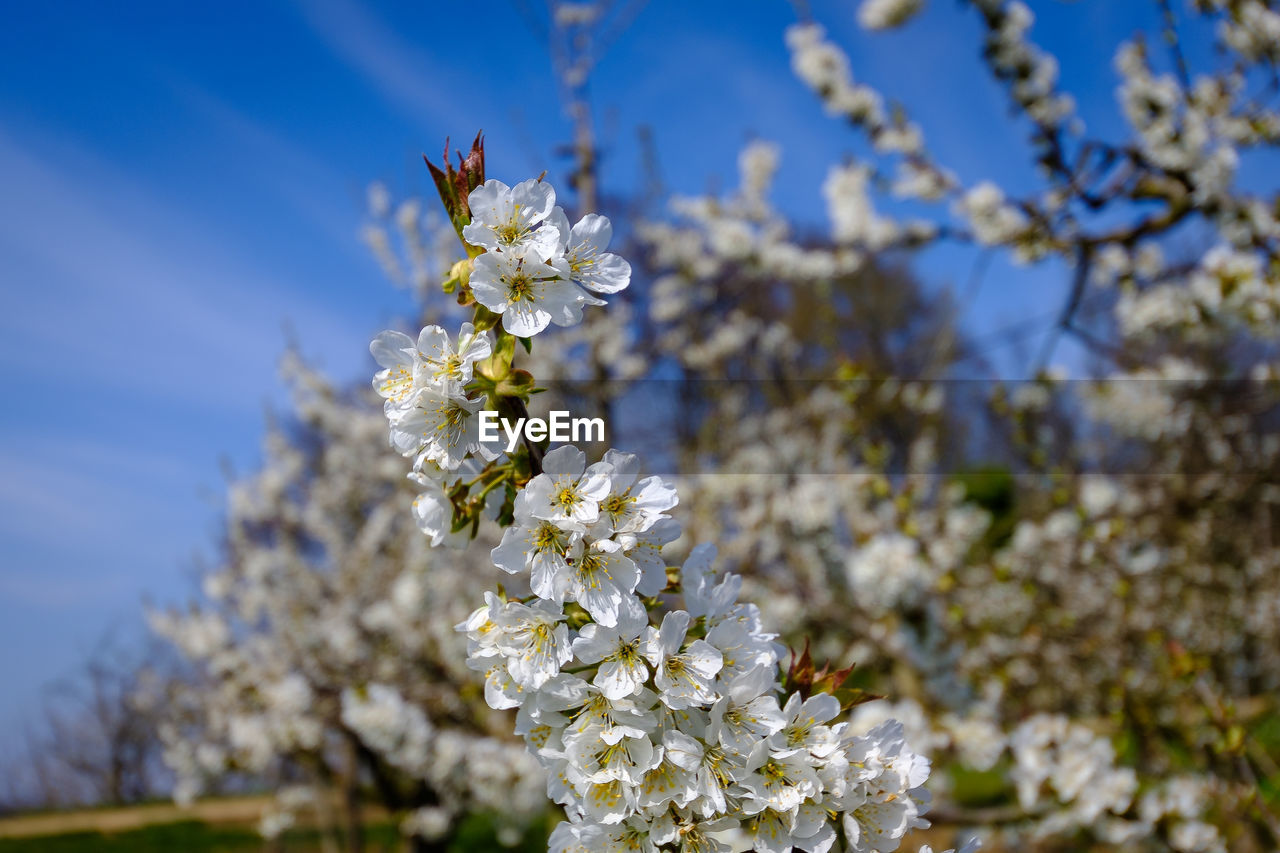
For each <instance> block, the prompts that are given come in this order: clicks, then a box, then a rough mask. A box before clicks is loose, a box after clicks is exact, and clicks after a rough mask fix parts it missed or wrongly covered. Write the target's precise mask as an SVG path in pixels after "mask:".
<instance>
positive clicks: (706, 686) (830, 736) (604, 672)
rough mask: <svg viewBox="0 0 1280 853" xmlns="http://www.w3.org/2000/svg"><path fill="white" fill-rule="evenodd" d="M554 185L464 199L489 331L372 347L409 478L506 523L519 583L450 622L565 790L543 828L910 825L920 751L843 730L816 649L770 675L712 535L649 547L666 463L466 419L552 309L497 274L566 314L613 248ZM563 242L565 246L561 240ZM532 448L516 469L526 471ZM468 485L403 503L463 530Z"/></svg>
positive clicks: (721, 833)
mask: <svg viewBox="0 0 1280 853" xmlns="http://www.w3.org/2000/svg"><path fill="white" fill-rule="evenodd" d="M553 199H554V193H553V191H552V190H551V189H550V187H546V186H544V185H542V184H540V183H538V182H533V181H528V182H525V183H523V184H520V185H518V186H517V187H516V188H515V189H508V188H507V187H506V186H505V185H503V184H500V183H498V182H495V181H488V182H486V183H484V184H483V185H481V186H478V187H477V188H475V189H474V190H472V191H471V193H470V194H469V196H468V198H467V207H468V208H469V210H470V213H471V215H472V216H473V217H474V218H473V219H472V221H471V222H469V223H467V224H465V225H464V226H463V227H462V228H461V230H460V234H461V236H462V237H463V239H464V241H465V242H466V243H467V244H469V245H471V246H483V247H484V248H485V249H486V250H487V251H485V252H484V253H483V254H480V255H478V256H477V257H476V258H475V263H474V269H473V271H472V272H471V274H470V277H469V282H468V286H469V288H470V290H471V292H472V293H473V294H474V297H475V300H476V302H477V303H479V305H480V306H481V309H478V313H477V318H478V319H481V320H483V318H484V316H485V315H484V314H482V313H479V312H480V311H481V310H487V311H488V312H492V313H493V314H500V315H501V317H502V323H503V330H504V331H503V334H500V335H499V341H498V343H497V344H492V343H491V342H490V341H489V340H488V339H487V338H484V337H480V336H477V334H476V331H475V326H474V325H472V324H466V325H464V326H463V327H462V329H461V330H460V332H459V335H458V338H457V340H458V344H457V346H454V345H453V344H452V343H451V341H450V339H449V337H448V336H447V334H445V333H444V332H443V330H442V329H440V328H439V327H430V326H429V327H427V328H425V329H423V330H422V332H421V333H420V335H419V337H418V340H417V341H416V342H415V341H413V340H412V339H410V338H408V337H407V336H404V335H400V334H398V333H394V332H384V333H382V334H381V335H379V336H378V337H377V338H376V339H375V340H374V342H373V344H372V346H371V351H372V352H373V354H374V356H375V358H376V359H377V360H378V362H379V365H380V366H381V368H382V370H381V371H380V372H379V373H378V374H377V375H376V376H375V378H374V387H375V388H376V389H377V391H378V393H379V394H380V395H381V396H382V397H383V398H384V401H385V403H384V409H385V414H386V416H387V419H388V423H389V425H390V432H391V441H392V444H393V446H395V447H396V449H397V450H399V451H400V452H401V453H402V454H403V455H405V456H412V457H414V459H415V464H414V472H413V474H412V476H413V478H414V479H416V480H418V481H419V482H424V483H429V482H436V481H443V480H446V479H449V478H452V477H453V476H454V473H455V472H462V474H461V475H462V476H466V477H469V478H470V479H471V482H472V483H475V482H487V483H489V484H490V485H489V487H488V493H489V494H492V495H495V496H498V499H497V504H498V505H496V506H494V507H493V508H492V509H493V512H492V513H491V515H492V516H493V517H497V518H499V519H501V520H504V521H505V522H506V525H507V527H506V530H505V532H504V534H503V537H502V541H501V542H500V543H499V544H498V545H497V546H496V547H494V548H493V550H492V554H491V558H492V560H493V563H494V564H495V565H496V566H497V567H498V568H499V569H501V570H502V571H504V572H506V573H507V574H509V575H510V576H512V586H513V588H514V589H516V590H519V589H527V590H528V594H527V595H521V594H518V593H515V592H507V591H505V590H503V589H502V588H499V589H498V590H497V591H495V592H488V593H486V594H485V603H484V604H483V605H482V606H481V607H479V608H478V609H476V610H475V611H474V612H473V613H472V614H471V616H470V617H469V618H468V619H466V620H465V621H463V622H461V623H460V624H459V625H458V630H459V631H461V632H464V633H465V635H466V637H467V640H468V656H467V665H468V667H470V668H471V669H474V670H476V671H478V672H481V673H483V675H484V683H485V700H486V702H487V703H488V704H489V706H490V707H492V708H494V709H512V708H518V709H519V713H518V715H517V718H516V732H517V733H518V734H520V735H521V736H523V737H524V739H525V742H526V746H527V747H528V749H529V752H530V753H531V754H532V755H534V756H535V757H536V758H537V760H538V761H539V762H540V763H541V764H542V765H543V767H544V768H545V769H546V772H547V779H548V782H547V792H548V795H549V797H550V798H551V799H552V800H554V801H555V802H557V803H559V804H561V805H563V806H564V807H565V810H566V814H567V816H568V818H569V820H568V822H566V823H564V824H562V825H561V826H560V827H559V828H558V829H557V830H556V832H555V833H554V834H553V836H552V839H551V849H552V850H554V851H570V850H600V849H608V850H615V849H616V850H624V849H631V850H649V851H657V850H667V849H678V850H681V851H728V850H730V849H732V848H731V847H730V846H728V844H729V842H726V841H725V840H723V839H724V838H726V836H730V837H738V838H745V839H746V842H745V843H747V844H748V845H749V846H750V847H751V849H754V850H760V851H769V852H770V853H774V852H775V851H776V853H783V851H789V850H791V849H792V848H793V846H800V847H802V848H803V849H805V850H809V851H816V853H824V851H827V850H829V849H831V848H832V847H833V846H834V845H835V843H836V842H837V840H838V839H840V838H843V839H844V841H845V843H846V844H848V845H849V846H850V847H851V848H852V849H854V850H860V851H861V850H877V851H881V853H887V851H890V850H893V849H896V847H897V846H898V844H899V843H900V841H901V839H902V837H903V836H904V835H905V834H906V833H907V832H908V831H909V830H911V829H913V828H916V827H922V826H927V825H928V822H927V821H926V820H924V818H923V817H922V815H923V813H924V811H925V810H926V808H927V804H928V801H929V797H928V794H927V792H926V791H924V789H923V788H922V787H921V786H922V785H923V783H924V781H925V779H926V778H927V776H928V769H929V765H928V762H927V761H925V760H923V759H922V758H921V757H920V756H918V755H917V754H915V753H914V752H912V751H911V750H910V749H909V748H908V746H907V744H906V741H905V739H904V737H903V735H902V729H901V726H900V725H898V724H897V723H894V722H892V721H887V722H886V723H884V724H883V725H880V726H878V727H876V728H875V729H873V730H872V731H870V732H867V733H865V734H859V733H855V732H853V731H851V730H850V729H849V724H848V722H847V721H843V720H840V719H838V718H839V717H841V715H842V712H843V710H844V708H845V707H847V706H846V705H844V704H843V700H842V699H841V698H837V695H838V694H837V693H832V692H827V691H826V690H819V689H815V682H814V681H813V677H812V676H813V673H812V670H811V669H810V670H809V671H808V675H807V677H806V676H804V675H803V674H802V675H800V676H794V677H793V678H792V679H791V682H792V683H791V685H790V686H791V688H792V689H790V690H784V688H783V684H782V680H781V670H780V658H779V655H780V647H779V645H778V644H777V643H776V642H775V640H776V635H774V634H771V633H767V632H765V630H764V628H763V625H762V620H761V617H760V611H759V609H758V608H757V607H756V606H755V605H753V604H750V603H746V602H740V601H739V600H738V594H739V590H740V588H741V585H742V578H741V577H740V576H738V575H736V574H733V573H723V574H721V573H717V572H716V571H715V570H714V568H713V565H712V564H713V561H714V558H715V549H714V548H713V547H711V546H707V545H704V546H699V547H697V548H695V549H694V550H693V552H692V553H691V554H690V556H689V558H688V559H687V560H686V561H685V562H684V564H683V566H682V567H681V568H679V569H673V568H669V567H668V565H667V562H666V560H665V558H664V557H663V555H662V549H663V546H665V545H667V544H669V543H671V542H673V541H675V540H676V539H678V538H679V537H680V536H681V527H680V525H679V523H678V522H676V521H675V520H674V519H672V518H671V516H670V514H669V513H670V511H671V510H672V509H673V508H674V507H675V506H676V504H677V501H678V498H677V494H676V491H675V489H674V488H673V487H672V486H671V485H670V484H669V483H667V482H665V481H664V480H663V479H662V478H660V477H657V476H642V472H641V466H640V461H639V459H638V458H637V457H636V456H634V455H632V454H627V453H622V452H620V451H617V450H609V451H608V452H606V453H605V454H604V456H603V458H602V459H601V460H600V461H599V462H595V463H592V464H588V460H587V456H586V454H585V453H584V452H583V451H582V450H580V449H578V448H576V447H573V446H562V447H558V448H556V449H554V450H550V451H549V452H545V453H544V452H541V451H540V450H538V449H536V448H534V447H524V448H521V449H520V450H519V451H517V452H516V453H515V454H514V455H513V457H512V458H509V459H507V460H506V461H505V462H504V461H503V460H501V459H499V458H498V455H497V454H496V453H492V452H490V451H488V450H487V449H486V448H485V447H484V446H483V445H482V444H481V443H479V442H478V441H477V440H476V438H475V436H476V431H475V429H474V427H473V426H471V425H470V424H469V423H468V422H469V421H472V422H473V421H474V413H475V411H476V409H475V408H474V407H475V406H476V405H478V404H479V402H480V399H481V398H479V397H477V398H475V399H474V400H467V399H466V397H465V396H464V395H465V392H466V390H465V389H466V387H467V383H468V382H470V380H471V379H472V377H473V375H476V374H478V373H479V372H480V368H479V367H477V365H479V364H480V363H481V362H482V361H483V362H484V367H483V369H484V372H485V373H486V374H492V373H493V372H494V368H493V366H492V364H491V363H490V362H491V356H492V355H493V354H494V353H498V352H499V351H500V350H501V349H502V348H503V346H504V337H503V336H504V335H507V336H509V335H514V334H522V333H523V332H526V331H528V332H529V333H532V332H533V331H540V330H541V329H542V328H545V326H546V323H547V322H552V321H553V320H554V316H556V315H555V312H551V313H549V314H548V318H547V320H546V321H545V322H542V324H541V325H540V326H538V327H537V328H533V326H529V325H524V323H525V320H526V319H527V317H529V316H533V315H532V314H526V313H522V312H524V311H525V307H524V303H525V302H528V303H530V304H531V305H533V306H534V308H536V306H537V305H539V304H544V303H543V301H541V300H542V297H541V295H540V296H539V297H538V298H537V299H534V298H528V299H526V298H525V297H524V296H522V297H521V299H520V300H512V299H506V300H505V301H504V299H499V298H498V297H497V295H496V293H497V287H498V284H497V283H501V284H502V286H503V287H507V288H508V290H507V291H505V292H506V293H507V294H508V295H510V294H511V293H512V292H514V291H512V290H511V287H512V281H516V280H519V281H526V282H534V281H535V280H536V281H537V283H538V284H539V285H542V286H544V287H543V289H542V290H540V291H538V293H539V294H542V295H546V296H547V300H549V301H546V302H545V304H546V305H547V306H551V307H554V306H556V305H558V306H559V308H556V310H557V311H560V313H559V315H558V316H560V317H561V318H562V319H564V320H565V321H566V322H565V323H563V325H569V324H570V321H572V322H576V321H577V319H579V317H580V308H579V306H580V305H581V304H583V303H584V302H585V301H587V300H586V298H585V297H584V296H583V292H582V291H581V290H574V291H568V290H566V289H565V288H570V287H573V288H576V287H577V285H578V284H582V285H583V286H587V287H594V289H596V290H597V291H603V290H606V289H608V288H609V287H612V286H613V284H610V281H609V275H610V274H611V273H610V271H611V270H619V269H621V270H627V269H628V268H627V267H626V266H625V262H624V261H621V259H614V258H613V256H610V255H600V254H595V255H592V254H590V252H588V251H587V250H585V249H583V248H582V247H583V246H584V245H586V246H588V248H591V246H598V247H600V248H602V247H603V243H604V241H600V242H598V243H597V244H588V240H589V239H590V238H589V237H587V236H583V237H581V238H579V237H577V236H576V235H577V234H578V232H577V231H569V232H568V234H567V236H566V237H564V238H563V239H562V236H561V235H563V234H564V233H565V231H564V229H563V228H561V227H557V226H556V224H555V221H556V220H557V219H558V220H559V221H560V223H561V225H563V224H564V223H565V222H567V220H565V219H564V217H563V215H562V214H561V215H559V217H556V216H555V214H554V208H553V206H552V204H553ZM547 218H550V219H551V220H552V221H551V222H547V221H544V220H546V219H547ZM584 222H587V223H588V226H589V227H584V229H583V232H582V233H583V235H587V234H596V235H598V234H602V233H603V234H605V235H607V234H608V232H609V223H608V220H607V219H605V218H604V217H599V216H597V217H594V218H591V219H590V220H589V221H588V220H587V219H584ZM566 247H567V248H566ZM564 251H568V252H569V253H570V256H569V258H568V259H565V260H558V258H559V257H560V256H559V255H558V253H561V252H564ZM486 259H488V260H486ZM539 264H541V265H542V266H541V267H539V266H538V265H539ZM521 277H529V278H521ZM602 281H603V282H604V283H603V285H602V283H601V282H602ZM614 283H615V284H616V280H614ZM623 285H625V280H624V281H623ZM520 286H521V287H524V286H525V285H520ZM490 288H492V289H490ZM615 289H620V288H615ZM527 292H528V293H533V292H534V291H532V290H530V291H527ZM557 294H558V295H557ZM557 300H558V301H557ZM565 306H573V308H572V310H570V309H565V310H561V309H564V308H565ZM534 308H530V309H529V310H530V311H532V310H534ZM509 319H510V322H511V325H509V324H508V320H509ZM509 340H510V339H509V337H508V338H506V341H508V342H509ZM505 346H506V352H507V353H508V355H507V356H506V360H505V362H504V363H503V364H502V365H501V367H500V368H498V373H500V374H503V375H509V374H508V373H507V372H509V371H510V370H511V364H512V361H511V356H512V354H513V352H514V351H513V350H512V349H511V348H510V345H509V343H505ZM507 387H509V386H506V385H503V384H501V383H499V384H497V385H495V386H493V387H492V388H491V389H490V390H489V393H488V395H487V396H486V399H493V398H495V397H496V398H497V400H496V402H497V404H498V405H504V402H503V401H504V400H509V399H510V397H507V396H505V395H504V394H503V390H504V389H505V388H507ZM451 400H452V401H456V402H453V403H450V402H449V401H451ZM445 407H450V408H448V410H447V411H446V410H445ZM526 458H527V459H528V463H527V464H528V466H529V468H530V469H531V470H530V471H529V476H524V475H523V474H522V473H521V472H523V471H524V470H526V469H525V468H524V467H523V464H524V463H522V460H524V459H526ZM535 460H536V461H535ZM426 472H433V473H435V474H436V480H434V481H433V480H432V478H431V475H430V474H428V473H426ZM499 485H502V486H503V488H499ZM468 487H469V484H468V485H462V484H460V485H459V486H457V487H448V488H447V489H446V488H443V487H442V488H440V489H439V490H438V493H437V494H435V495H434V499H432V501H431V503H430V508H429V509H426V510H424V509H423V505H424V499H423V498H419V500H418V501H417V502H416V504H415V515H416V516H417V518H418V521H419V524H420V526H421V527H422V529H423V530H424V532H426V533H427V534H428V535H429V536H430V538H431V541H432V544H433V545H434V544H441V543H443V542H444V541H445V540H446V539H447V538H448V536H447V535H446V531H449V532H450V533H454V534H457V533H461V532H463V531H460V530H459V529H458V528H457V524H456V522H457V519H456V515H457V513H456V509H457V506H456V503H455V501H454V500H453V498H452V497H451V495H452V493H453V492H454V490H455V489H456V488H462V489H463V490H464V491H465V490H466V489H467V488H468ZM503 498H505V503H504V502H503ZM474 530H475V527H474V526H473V527H472V529H471V532H474ZM677 605H679V606H677ZM793 673H794V668H793ZM845 676H847V672H845V673H842V674H840V676H839V678H833V679H832V682H831V686H832V687H833V688H839V687H840V683H841V682H843V680H844V678H845ZM374 691H375V688H373V687H371V688H369V691H368V694H367V695H368V696H369V700H361V699H359V697H352V698H351V699H350V700H349V701H348V700H347V699H346V698H345V697H344V703H345V705H346V711H347V713H348V714H349V715H355V716H354V717H353V720H352V723H353V725H358V720H362V719H366V718H367V717H368V715H369V714H370V713H372V712H374V711H375V708H376V706H370V705H369V704H368V703H369V701H371V700H372V699H373V698H374ZM377 691H378V693H379V695H380V694H381V693H382V692H383V691H382V689H381V688H377ZM382 698H383V699H384V700H386V699H387V698H388V697H382ZM393 704H394V703H393ZM385 738H386V739H388V747H389V748H392V749H395V750H397V751H398V752H400V753H401V754H402V756H413V755H417V754H423V755H425V743H426V742H427V740H428V738H429V733H428V729H427V727H426V726H424V725H422V724H418V725H413V726H409V727H407V728H405V729H404V730H402V731H388V732H387V733H386V735H385ZM402 760H408V758H402Z"/></svg>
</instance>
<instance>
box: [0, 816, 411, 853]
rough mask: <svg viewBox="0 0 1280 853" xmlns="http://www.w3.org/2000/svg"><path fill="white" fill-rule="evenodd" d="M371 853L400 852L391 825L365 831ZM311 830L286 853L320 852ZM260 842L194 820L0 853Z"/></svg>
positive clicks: (3, 847) (14, 845)
mask: <svg viewBox="0 0 1280 853" xmlns="http://www.w3.org/2000/svg"><path fill="white" fill-rule="evenodd" d="M365 837H366V839H367V843H368V849H369V850H370V851H377V850H387V851H398V850H399V849H400V847H401V841H400V838H399V836H398V834H397V833H396V829H395V827H394V826H391V825H390V824H384V825H380V826H372V827H368V828H367V829H366V830H365ZM319 841H320V835H319V833H318V832H317V831H315V830H305V829H302V830H294V831H291V832H287V833H285V835H284V837H283V844H282V846H283V849H284V851H285V853H313V851H316V850H318V849H319ZM262 849H263V841H262V837H261V836H259V835H258V834H257V833H256V832H254V831H253V830H251V829H241V828H235V827H222V826H213V825H211V824H208V823H204V822H202V821H198V820H188V821H181V822H178V823H166V824H160V825H157V826H148V827H144V828H142V829H131V830H127V831H125V832H113V833H109V834H107V833H102V832H69V833H66V834H64V835H45V836H38V837H33V838H0V853H178V851H181V853H239V851H249V850H253V851H260V850H262Z"/></svg>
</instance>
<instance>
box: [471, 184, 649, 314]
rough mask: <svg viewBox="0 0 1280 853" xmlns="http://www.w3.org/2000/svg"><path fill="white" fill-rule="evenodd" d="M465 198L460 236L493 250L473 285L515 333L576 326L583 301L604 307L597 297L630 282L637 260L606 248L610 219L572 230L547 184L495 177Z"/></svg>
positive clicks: (586, 220) (590, 218)
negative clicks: (466, 218)
mask: <svg viewBox="0 0 1280 853" xmlns="http://www.w3.org/2000/svg"><path fill="white" fill-rule="evenodd" d="M467 202H468V205H469V207H470V209H471V216H472V219H471V222H470V223H469V224H468V225H467V226H466V227H465V228H463V230H462V237H463V239H464V240H466V241H467V242H468V243H470V244H471V245H472V246H478V247H481V248H484V249H486V250H487V251H486V252H485V253H484V254H482V255H480V256H479V257H477V258H476V259H475V269H474V271H473V272H472V273H471V290H472V292H473V293H474V294H475V298H476V301H477V302H479V303H480V304H481V305H483V306H484V307H486V308H488V309H489V310H490V311H492V312H494V313H495V314H501V315H502V327H503V328H504V329H506V330H507V331H508V332H510V333H511V334H513V335H516V336H517V337H522V338H527V337H530V336H532V335H536V334H537V333H538V332H541V331H542V330H544V329H546V328H547V326H548V325H549V324H551V323H555V324H556V325H557V326H573V325H576V324H577V323H580V322H581V321H582V307H583V306H584V305H603V304H604V300H602V299H600V298H598V297H597V296H594V295H592V294H597V293H600V294H610V293H617V292H618V291H620V290H623V289H625V288H626V286H627V285H628V284H630V283H631V265H630V264H628V263H627V262H626V261H625V260H623V259H622V258H620V257H619V256H617V255H614V254H611V253H609V252H606V251H605V249H606V248H608V246H609V241H610V240H611V239H612V237H613V226H612V225H611V224H610V222H609V220H608V218H607V217H604V216H601V215H599V214H597V213H589V214H587V215H586V216H584V217H582V219H580V220H579V221H578V222H577V224H575V225H574V226H572V227H570V226H569V219H568V217H567V216H566V215H565V213H564V210H563V209H562V208H560V207H558V206H557V205H556V193H555V190H554V189H552V188H551V185H550V184H548V183H545V182H543V181H536V180H528V181H523V182H521V183H519V184H516V185H515V186H514V187H508V186H507V185H506V184H504V183H502V182H501V181H495V180H489V181H486V182H485V183H484V185H483V186H481V187H478V188H476V189H475V190H473V191H472V192H471V194H470V196H469V197H468V199H467Z"/></svg>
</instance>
